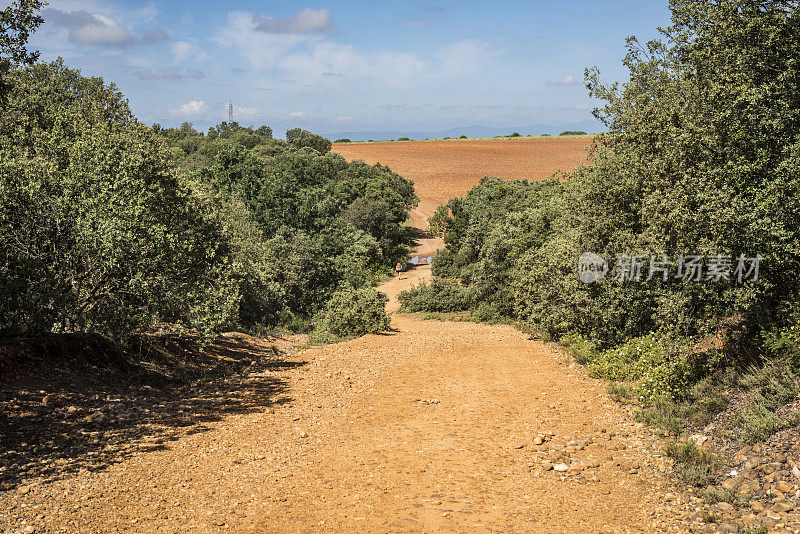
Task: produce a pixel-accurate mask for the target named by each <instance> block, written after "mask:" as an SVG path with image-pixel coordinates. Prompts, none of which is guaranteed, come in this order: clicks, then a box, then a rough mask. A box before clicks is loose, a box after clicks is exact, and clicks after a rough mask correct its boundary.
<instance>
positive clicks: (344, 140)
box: [334, 137, 351, 143]
mask: <svg viewBox="0 0 800 534" xmlns="http://www.w3.org/2000/svg"><path fill="white" fill-rule="evenodd" d="M350 142H351V141H350V139H347V138H346V137H345V138H342V139H337V140H336V141H334V143H350Z"/></svg>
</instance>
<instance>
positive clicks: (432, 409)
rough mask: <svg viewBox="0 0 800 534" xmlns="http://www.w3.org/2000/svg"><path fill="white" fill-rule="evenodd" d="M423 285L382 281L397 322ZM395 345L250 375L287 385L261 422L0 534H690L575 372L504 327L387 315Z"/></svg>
mask: <svg viewBox="0 0 800 534" xmlns="http://www.w3.org/2000/svg"><path fill="white" fill-rule="evenodd" d="M410 177H411V178H415V179H416V180H417V184H418V185H422V184H424V183H425V180H424V179H420V178H419V177H417V176H415V175H414V174H410ZM465 180H466V178H465ZM422 191H424V189H422ZM423 194H424V193H423ZM423 198H424V197H423ZM424 199H425V198H424ZM425 200H426V201H427V202H431V201H430V199H425ZM436 246H438V243H437V242H435V241H427V240H423V241H422V243H421V244H420V250H421V251H430V250H433V249H435V247H436ZM429 276H430V268H429V267H420V268H418V269H416V270H415V271H413V272H411V273H404V274H403V276H402V277H400V278H394V279H392V280H390V281H389V282H387V283H386V284H385V285H384V286H383V288H382V289H383V290H384V291H386V292H387V294H389V295H390V297H391V302H390V303H389V306H388V308H389V309H390V310H396V309H397V302H396V296H397V294H398V293H399V292H400V291H401V290H402V289H405V288H408V287H410V285H411V284H412V283H414V282H415V281H417V280H421V279H426V278H428V277H429ZM392 328H393V330H392V331H391V332H388V333H386V334H384V335H370V336H365V337H363V338H360V339H356V340H352V341H348V342H344V343H339V344H335V345H329V346H323V347H315V348H312V349H309V350H305V351H302V352H298V353H295V354H294V355H293V356H291V357H289V360H290V361H289V362H287V364H286V365H285V366H283V367H280V368H276V369H273V370H270V371H264V372H262V373H256V374H251V375H248V376H246V377H245V378H244V379H243V381H242V384H241V391H242V392H243V393H242V394H243V395H247V394H249V393H248V392H250V391H257V390H258V384H260V383H262V382H264V383H266V382H270V381H271V382H275V381H278V382H280V383H285V384H286V390H284V391H283V392H282V396H281V397H280V398H275V399H273V400H272V402H271V404H269V405H265V406H263V407H261V408H259V409H254V410H250V411H248V412H246V413H238V414H237V413H234V414H232V415H229V416H227V417H224V418H221V419H220V420H218V421H212V422H209V423H207V424H205V425H204V426H202V427H201V426H200V425H198V426H197V430H198V431H196V432H193V431H191V430H190V431H188V432H186V434H185V435H184V437H181V438H180V439H176V440H174V441H168V442H164V443H158V444H157V446H154V447H150V448H146V449H143V450H141V451H140V452H136V453H134V454H132V455H131V456H130V457H128V458H125V459H123V460H122V461H121V462H119V463H117V464H115V465H112V466H109V467H108V468H107V469H105V470H100V471H94V472H92V471H82V472H81V473H79V474H77V475H75V476H71V477H68V478H65V479H63V480H60V481H56V482H51V483H47V484H44V483H40V482H38V481H36V480H31V481H27V482H26V485H25V486H22V488H24V490H22V491H21V490H19V489H18V490H16V491H15V490H12V491H10V492H7V493H5V494H0V514H2V515H0V530H2V528H3V527H6V528H9V529H21V528H23V527H24V526H25V525H28V526H33V527H34V528H35V529H36V531H37V532H38V531H47V532H59V531H69V532H76V531H80V532H98V533H100V532H118V531H122V532H141V533H153V532H254V533H255V532H259V533H260V532H355V531H363V532H441V531H454V532H582V533H585V532H656V531H666V530H671V529H675V530H680V528H681V527H680V525H679V523H678V520H677V517H676V515H677V514H676V512H677V510H670V509H668V508H666V507H665V506H666V505H664V504H662V503H661V501H662V498H663V497H664V495H665V493H666V492H668V491H670V489H669V486H668V483H667V481H666V480H665V478H664V476H663V475H661V474H660V473H661V470H662V469H663V467H664V465H663V460H662V459H661V458H659V457H658V456H657V455H655V454H654V451H658V450H659V449H658V448H659V445H658V441H657V440H656V438H654V437H653V436H652V435H651V434H650V433H649V432H648V431H647V430H646V429H644V428H643V427H641V425H639V424H637V423H634V422H633V421H632V420H631V418H630V414H629V413H627V412H626V411H625V410H624V408H622V407H620V406H619V405H617V404H615V403H613V402H612V401H611V400H610V399H609V398H608V396H607V394H606V391H605V387H604V385H603V384H602V383H601V382H600V381H597V380H594V379H591V378H588V377H587V376H586V374H585V372H584V370H583V369H582V368H581V367H580V366H576V365H575V364H571V363H569V361H568V360H567V359H566V358H564V357H563V356H562V355H561V354H560V353H559V352H558V351H556V350H554V349H553V348H552V347H551V346H548V345H546V344H544V343H542V342H540V341H536V340H531V339H529V337H528V336H527V335H525V334H523V333H521V332H519V331H517V330H514V329H513V328H511V327H510V326H505V325H500V326H490V325H484V324H474V323H468V322H453V321H450V322H441V321H438V320H422V318H421V317H419V316H417V315H405V314H396V313H395V314H394V315H393V318H392ZM291 362H296V364H297V365H291ZM562 469H565V470H562ZM23 520H25V521H26V522H27V523H22V521H23Z"/></svg>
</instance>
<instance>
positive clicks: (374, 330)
mask: <svg viewBox="0 0 800 534" xmlns="http://www.w3.org/2000/svg"><path fill="white" fill-rule="evenodd" d="M388 300H389V299H388V298H386V295H384V294H383V293H381V292H379V291H376V290H375V289H373V288H370V287H364V288H360V289H354V288H353V287H352V286H350V285H344V286H342V287H341V288H340V289H338V290H337V291H336V292H335V293H333V295H332V296H331V299H330V300H329V301H328V304H327V305H326V306H325V309H324V311H323V312H322V314H321V318H320V320H319V323H318V325H317V329H316V331H315V333H314V337H315V339H316V340H318V341H334V340H338V339H347V338H351V337H358V336H363V335H365V334H379V333H381V332H383V331H385V330H386V329H388V328H389V316H388V315H387V314H386V311H385V306H386V303H387V302H388Z"/></svg>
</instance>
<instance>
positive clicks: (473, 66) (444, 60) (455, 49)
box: [436, 39, 502, 76]
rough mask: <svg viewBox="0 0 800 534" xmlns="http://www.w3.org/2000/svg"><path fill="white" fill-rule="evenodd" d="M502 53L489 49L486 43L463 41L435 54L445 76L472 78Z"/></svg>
mask: <svg viewBox="0 0 800 534" xmlns="http://www.w3.org/2000/svg"><path fill="white" fill-rule="evenodd" d="M501 53H502V52H501V51H498V50H494V49H492V48H491V46H490V45H489V43H488V42H487V41H482V40H479V39H465V40H463V41H458V42H457V43H453V44H451V45H450V46H447V47H445V48H443V49H441V50H439V52H438V53H437V54H436V56H437V58H438V59H439V61H440V62H441V72H442V74H444V75H446V76H472V75H474V74H477V73H478V72H480V71H481V70H483V69H484V68H485V67H486V66H488V65H489V63H490V62H491V59H492V58H493V57H495V56H498V55H500V54H501Z"/></svg>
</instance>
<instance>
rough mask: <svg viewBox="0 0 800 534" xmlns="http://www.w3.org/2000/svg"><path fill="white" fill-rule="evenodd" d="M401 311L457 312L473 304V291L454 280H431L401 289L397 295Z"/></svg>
mask: <svg viewBox="0 0 800 534" xmlns="http://www.w3.org/2000/svg"><path fill="white" fill-rule="evenodd" d="M398 300H399V301H400V303H401V308H400V309H401V311H403V312H421V311H427V312H457V311H464V310H468V309H470V307H471V306H472V305H473V304H474V296H473V292H472V291H471V290H469V289H467V288H464V287H461V286H460V285H459V284H457V283H455V282H448V281H444V280H433V281H432V282H431V283H430V284H428V283H426V282H423V283H422V284H420V285H418V286H414V287H412V288H411V289H408V290H406V291H403V292H401V293H400V295H399V296H398Z"/></svg>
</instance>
